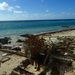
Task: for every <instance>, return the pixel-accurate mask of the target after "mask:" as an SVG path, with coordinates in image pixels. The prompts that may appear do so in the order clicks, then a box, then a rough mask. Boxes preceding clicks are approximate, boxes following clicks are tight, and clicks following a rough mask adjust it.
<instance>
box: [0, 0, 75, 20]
mask: <svg viewBox="0 0 75 75" xmlns="http://www.w3.org/2000/svg"><path fill="white" fill-rule="evenodd" d="M42 19H75V0H0V21H2V20H42Z"/></svg>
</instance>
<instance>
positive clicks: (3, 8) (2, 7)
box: [0, 2, 14, 11]
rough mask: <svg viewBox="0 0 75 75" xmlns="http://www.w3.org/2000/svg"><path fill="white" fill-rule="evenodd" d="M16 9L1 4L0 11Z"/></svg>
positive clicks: (4, 3)
mask: <svg viewBox="0 0 75 75" xmlns="http://www.w3.org/2000/svg"><path fill="white" fill-rule="evenodd" d="M13 9H14V8H13V7H12V6H9V5H8V4H7V3H6V2H2V3H0V10H7V11H12V10H13Z"/></svg>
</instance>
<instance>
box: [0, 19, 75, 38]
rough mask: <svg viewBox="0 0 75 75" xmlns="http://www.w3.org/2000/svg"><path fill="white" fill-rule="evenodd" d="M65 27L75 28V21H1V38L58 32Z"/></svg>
mask: <svg viewBox="0 0 75 75" xmlns="http://www.w3.org/2000/svg"><path fill="white" fill-rule="evenodd" d="M62 26H63V27H62ZM65 26H69V27H70V28H75V19H63V20H25V21H24V20H23V21H0V37H7V36H11V35H22V34H36V33H40V32H47V31H57V30H62V29H65V28H66V27H65Z"/></svg>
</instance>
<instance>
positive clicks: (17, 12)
mask: <svg viewBox="0 0 75 75" xmlns="http://www.w3.org/2000/svg"><path fill="white" fill-rule="evenodd" d="M14 13H15V14H27V12H26V11H20V10H18V11H17V10H14Z"/></svg>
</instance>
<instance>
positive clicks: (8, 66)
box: [0, 54, 26, 75]
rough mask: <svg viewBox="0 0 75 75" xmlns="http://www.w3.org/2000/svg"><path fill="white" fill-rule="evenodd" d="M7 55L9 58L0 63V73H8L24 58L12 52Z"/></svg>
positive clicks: (0, 74)
mask: <svg viewBox="0 0 75 75" xmlns="http://www.w3.org/2000/svg"><path fill="white" fill-rule="evenodd" d="M9 57H10V58H11V59H10V60H8V61H6V62H4V63H2V64H1V67H0V75H2V74H3V73H4V72H7V74H8V75H9V74H10V73H11V71H12V70H13V69H14V68H15V67H17V66H18V65H20V63H21V62H22V60H25V59H26V58H25V57H21V56H17V55H14V54H13V55H10V56H9Z"/></svg>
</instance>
